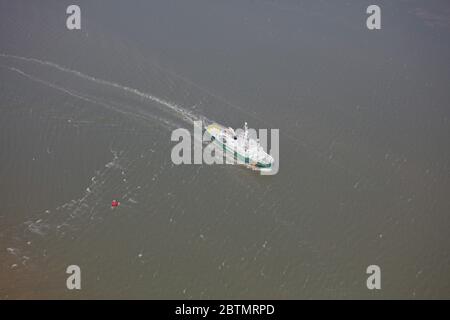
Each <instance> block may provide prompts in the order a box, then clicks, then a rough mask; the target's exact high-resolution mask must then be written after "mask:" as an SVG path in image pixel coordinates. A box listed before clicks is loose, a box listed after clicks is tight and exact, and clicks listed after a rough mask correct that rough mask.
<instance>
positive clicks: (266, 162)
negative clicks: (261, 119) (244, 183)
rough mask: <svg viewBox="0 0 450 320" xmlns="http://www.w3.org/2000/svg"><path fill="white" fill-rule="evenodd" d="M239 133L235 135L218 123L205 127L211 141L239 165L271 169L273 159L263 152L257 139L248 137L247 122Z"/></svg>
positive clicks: (234, 132) (231, 129)
mask: <svg viewBox="0 0 450 320" xmlns="http://www.w3.org/2000/svg"><path fill="white" fill-rule="evenodd" d="M239 131H240V132H238V133H237V132H236V131H235V130H234V129H233V128H231V127H228V128H226V127H224V126H222V125H220V124H218V123H213V124H210V125H209V126H207V127H206V132H207V133H208V134H209V135H210V137H211V140H212V141H213V142H214V143H216V144H217V145H218V146H219V147H220V148H221V149H222V150H223V151H224V153H226V154H227V155H231V156H232V157H233V158H234V160H236V161H237V162H238V163H239V164H243V165H246V166H248V167H250V168H253V169H255V170H268V169H271V168H272V165H273V163H274V159H273V157H272V156H271V155H269V154H267V153H266V152H265V151H264V149H263V147H261V146H260V143H259V140H258V139H256V140H255V139H252V138H250V137H249V134H248V126H247V122H245V124H244V130H243V132H242V130H239Z"/></svg>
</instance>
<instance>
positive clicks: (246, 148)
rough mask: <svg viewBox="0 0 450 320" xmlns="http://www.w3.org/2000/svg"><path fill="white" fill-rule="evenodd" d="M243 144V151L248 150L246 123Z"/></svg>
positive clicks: (245, 124)
mask: <svg viewBox="0 0 450 320" xmlns="http://www.w3.org/2000/svg"><path fill="white" fill-rule="evenodd" d="M244 143H245V151H247V150H248V126H247V122H245V123H244Z"/></svg>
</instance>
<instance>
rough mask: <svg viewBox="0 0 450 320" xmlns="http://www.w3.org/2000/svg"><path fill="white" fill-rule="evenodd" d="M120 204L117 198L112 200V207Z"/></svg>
mask: <svg viewBox="0 0 450 320" xmlns="http://www.w3.org/2000/svg"><path fill="white" fill-rule="evenodd" d="M119 204H120V202H119V201H117V200H113V201H112V202H111V207H113V208H114V207H118V206H119Z"/></svg>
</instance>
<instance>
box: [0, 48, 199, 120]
mask: <svg viewBox="0 0 450 320" xmlns="http://www.w3.org/2000/svg"><path fill="white" fill-rule="evenodd" d="M0 56H2V57H5V58H13V59H18V60H22V61H27V62H34V63H38V64H40V65H43V66H49V67H52V68H55V69H57V70H59V71H62V72H66V73H71V74H73V75H76V76H78V77H80V78H82V79H86V80H89V81H92V82H95V83H98V84H102V85H106V86H110V87H113V88H117V89H121V90H124V91H126V92H128V93H131V94H134V95H137V96H139V97H141V98H144V99H147V100H150V101H153V102H156V103H158V104H160V105H163V106H165V107H167V108H169V109H171V110H172V111H175V112H176V113H177V114H178V115H181V116H183V118H184V119H186V120H188V121H190V122H191V123H193V122H194V121H197V120H200V118H199V117H197V116H195V115H193V114H192V113H191V112H189V111H187V110H185V109H184V108H182V107H180V106H178V105H177V104H175V103H172V102H170V101H167V100H164V99H161V98H158V97H156V96H154V95H151V94H149V93H145V92H142V91H139V90H137V89H134V88H130V87H127V86H123V85H121V84H118V83H116V82H112V81H108V80H103V79H99V78H96V77H93V76H90V75H87V74H84V73H82V72H80V71H77V70H72V69H69V68H66V67H63V66H61V65H59V64H56V63H54V62H50V61H44V60H39V59H35V58H26V57H21V56H16V55H10V54H5V53H0Z"/></svg>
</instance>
